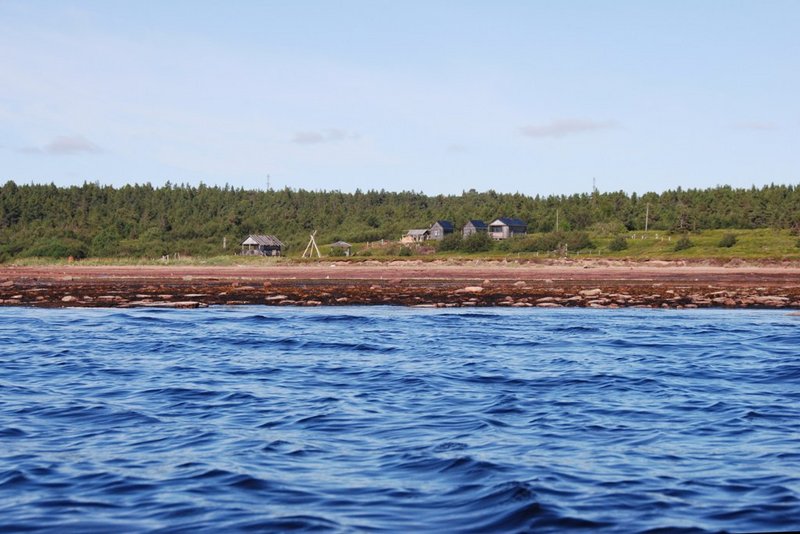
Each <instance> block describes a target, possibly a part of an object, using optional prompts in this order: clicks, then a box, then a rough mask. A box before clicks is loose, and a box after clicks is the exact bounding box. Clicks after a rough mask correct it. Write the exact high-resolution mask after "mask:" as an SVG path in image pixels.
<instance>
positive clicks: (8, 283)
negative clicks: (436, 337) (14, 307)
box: [0, 280, 14, 287]
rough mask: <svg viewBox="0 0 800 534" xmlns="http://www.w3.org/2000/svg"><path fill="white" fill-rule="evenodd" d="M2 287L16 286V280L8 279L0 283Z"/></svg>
mask: <svg viewBox="0 0 800 534" xmlns="http://www.w3.org/2000/svg"><path fill="white" fill-rule="evenodd" d="M0 287H14V282H12V281H11V280H6V281H5V282H2V283H0Z"/></svg>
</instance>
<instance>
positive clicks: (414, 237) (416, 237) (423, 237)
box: [400, 229, 430, 243]
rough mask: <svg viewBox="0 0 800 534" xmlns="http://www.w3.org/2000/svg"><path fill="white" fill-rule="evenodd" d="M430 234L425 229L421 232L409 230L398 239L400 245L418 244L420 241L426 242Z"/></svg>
mask: <svg viewBox="0 0 800 534" xmlns="http://www.w3.org/2000/svg"><path fill="white" fill-rule="evenodd" d="M429 236H430V233H429V232H428V230H427V229H421V230H409V231H408V232H406V235H404V236H403V237H402V238H400V242H401V243H419V242H421V241H427V240H428V237H429Z"/></svg>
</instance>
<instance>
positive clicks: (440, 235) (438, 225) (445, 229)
mask: <svg viewBox="0 0 800 534" xmlns="http://www.w3.org/2000/svg"><path fill="white" fill-rule="evenodd" d="M453 231H454V228H453V223H451V222H450V221H436V222H435V223H433V225H432V226H431V227H430V230H428V233H429V235H430V239H437V240H440V241H441V240H442V239H444V236H446V235H448V234H452V233H453Z"/></svg>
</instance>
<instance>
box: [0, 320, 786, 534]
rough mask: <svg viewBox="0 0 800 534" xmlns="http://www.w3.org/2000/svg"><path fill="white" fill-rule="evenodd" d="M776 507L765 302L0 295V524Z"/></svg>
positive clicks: (782, 364) (301, 523) (626, 514)
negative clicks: (113, 304)
mask: <svg viewBox="0 0 800 534" xmlns="http://www.w3.org/2000/svg"><path fill="white" fill-rule="evenodd" d="M792 528H800V317H792V316H789V315H787V314H786V313H785V312H780V311H775V312H773V311H742V310H740V311H710V310H702V311H700V310H687V311H675V310H664V311H661V310H639V309H637V310H586V309H580V310H579V309H569V310H540V309H533V310H531V309H527V310H519V309H513V310H512V309H477V310H468V311H464V310H457V311H453V310H429V309H408V308H395V307H362V308H355V307H335V308H323V309H319V308H316V309H303V308H265V307H232V308H227V307H217V308H209V309H203V310H189V311H181V310H115V309H91V310H79V309H31V308H2V309H0V530H4V531H9V530H10V531H14V530H19V531H53V532H65V531H80V532H93V531H98V532H107V531H122V532H136V531H169V532H182V531H191V532H203V531H208V532H219V531H236V530H238V531H258V530H263V531H285V530H293V529H297V530H309V531H375V530H383V531H390V532H400V531H421V532H429V531H430V532H453V531H462V532H487V531H529V530H530V531H536V532H548V531H559V532H562V531H565V530H586V529H588V531H601V532H602V531H609V532H635V531H648V530H654V531H658V529H666V530H667V531H669V530H673V529H686V530H689V531H721V530H727V531H764V530H788V529H792Z"/></svg>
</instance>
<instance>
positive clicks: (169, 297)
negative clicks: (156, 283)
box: [159, 295, 172, 300]
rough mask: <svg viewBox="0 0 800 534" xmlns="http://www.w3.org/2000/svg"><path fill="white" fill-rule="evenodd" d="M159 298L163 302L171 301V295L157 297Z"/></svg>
mask: <svg viewBox="0 0 800 534" xmlns="http://www.w3.org/2000/svg"><path fill="white" fill-rule="evenodd" d="M159 298H162V299H164V300H171V299H172V295H159Z"/></svg>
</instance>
